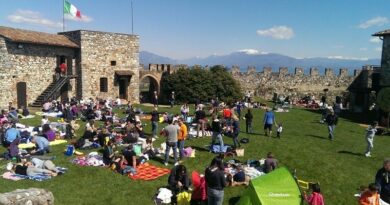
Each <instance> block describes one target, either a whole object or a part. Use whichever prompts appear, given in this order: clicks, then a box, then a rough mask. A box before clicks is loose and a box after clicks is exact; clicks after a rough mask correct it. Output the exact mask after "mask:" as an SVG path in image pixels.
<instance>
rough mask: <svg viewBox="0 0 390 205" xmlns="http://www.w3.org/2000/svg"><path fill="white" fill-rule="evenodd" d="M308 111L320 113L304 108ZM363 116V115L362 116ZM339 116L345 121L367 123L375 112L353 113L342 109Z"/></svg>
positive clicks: (373, 118) (374, 118) (319, 112)
mask: <svg viewBox="0 0 390 205" xmlns="http://www.w3.org/2000/svg"><path fill="white" fill-rule="evenodd" d="M305 110H306V111H308V112H312V113H317V114H319V115H321V114H322V110H312V109H305ZM362 116H364V117H362ZM339 118H343V119H345V120H347V121H350V122H354V123H363V124H369V123H371V122H372V121H373V120H377V119H376V113H375V112H363V113H354V112H350V111H348V110H343V111H342V112H341V114H340V115H339Z"/></svg>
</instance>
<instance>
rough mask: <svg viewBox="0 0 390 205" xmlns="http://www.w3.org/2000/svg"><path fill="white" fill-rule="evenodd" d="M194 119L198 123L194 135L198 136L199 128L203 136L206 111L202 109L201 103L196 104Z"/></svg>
mask: <svg viewBox="0 0 390 205" xmlns="http://www.w3.org/2000/svg"><path fill="white" fill-rule="evenodd" d="M195 121H196V122H197V123H198V125H197V129H196V136H197V137H199V130H202V137H204V136H205V134H204V132H205V126H206V112H205V111H204V110H203V105H200V104H199V105H198V110H197V111H196V112H195Z"/></svg>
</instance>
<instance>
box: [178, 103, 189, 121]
mask: <svg viewBox="0 0 390 205" xmlns="http://www.w3.org/2000/svg"><path fill="white" fill-rule="evenodd" d="M180 112H181V115H182V116H183V118H184V120H185V121H187V117H188V113H189V112H190V107H189V106H188V105H187V103H184V104H183V105H182V106H181V108H180Z"/></svg>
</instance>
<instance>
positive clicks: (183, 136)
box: [177, 118, 187, 160]
mask: <svg viewBox="0 0 390 205" xmlns="http://www.w3.org/2000/svg"><path fill="white" fill-rule="evenodd" d="M178 123H179V127H180V131H179V135H178V137H177V146H178V147H179V156H180V160H182V159H183V158H184V142H185V140H186V138H187V125H186V124H185V123H184V120H183V118H179V120H178Z"/></svg>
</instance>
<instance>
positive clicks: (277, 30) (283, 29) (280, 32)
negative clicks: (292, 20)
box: [256, 26, 294, 40]
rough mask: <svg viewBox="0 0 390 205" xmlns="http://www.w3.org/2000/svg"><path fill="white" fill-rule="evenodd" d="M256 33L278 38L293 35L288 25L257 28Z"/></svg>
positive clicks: (282, 38)
mask: <svg viewBox="0 0 390 205" xmlns="http://www.w3.org/2000/svg"><path fill="white" fill-rule="evenodd" d="M256 33H257V35H259V36H267V37H271V38H274V39H279V40H288V39H291V38H292V37H294V30H293V29H292V28H290V27H288V26H274V27H272V28H269V29H264V30H257V32H256Z"/></svg>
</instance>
